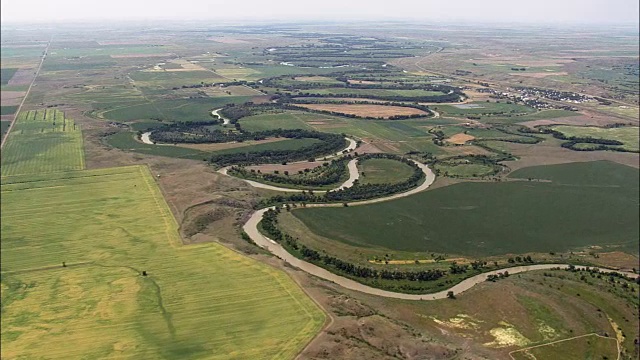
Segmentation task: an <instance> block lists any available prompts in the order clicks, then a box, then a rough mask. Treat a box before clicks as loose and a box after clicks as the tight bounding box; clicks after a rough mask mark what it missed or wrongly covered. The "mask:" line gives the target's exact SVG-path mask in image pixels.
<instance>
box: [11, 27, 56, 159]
mask: <svg viewBox="0 0 640 360" xmlns="http://www.w3.org/2000/svg"><path fill="white" fill-rule="evenodd" d="M51 41H53V36H51V38H50V39H49V42H48V43H47V47H46V48H45V49H44V53H43V54H42V59H40V64H39V65H38V70H36V74H35V75H34V76H33V80H31V83H30V84H29V88H28V89H27V92H26V93H25V94H24V97H23V98H22V101H21V102H20V105H19V106H18V109H17V110H16V113H15V114H14V115H13V121H11V125H9V128H8V129H7V132H6V133H5V134H4V137H3V138H2V142H0V149H2V148H3V147H4V144H5V143H6V142H7V139H8V138H9V134H10V133H11V130H12V129H13V126H14V125H15V124H16V120H17V119H18V114H20V110H22V105H24V102H25V101H26V100H27V97H28V96H29V93H30V92H31V88H32V87H33V84H35V82H36V79H37V78H38V74H40V69H42V64H44V59H46V57H47V54H48V53H49V47H50V46H51Z"/></svg>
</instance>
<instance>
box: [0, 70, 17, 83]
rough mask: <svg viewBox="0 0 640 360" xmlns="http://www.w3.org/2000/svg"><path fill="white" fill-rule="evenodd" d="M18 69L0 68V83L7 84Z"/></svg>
mask: <svg viewBox="0 0 640 360" xmlns="http://www.w3.org/2000/svg"><path fill="white" fill-rule="evenodd" d="M16 71H18V69H16V68H2V69H0V84H2V85H6V84H8V83H9V80H11V78H12V77H13V75H14V74H15V73H16Z"/></svg>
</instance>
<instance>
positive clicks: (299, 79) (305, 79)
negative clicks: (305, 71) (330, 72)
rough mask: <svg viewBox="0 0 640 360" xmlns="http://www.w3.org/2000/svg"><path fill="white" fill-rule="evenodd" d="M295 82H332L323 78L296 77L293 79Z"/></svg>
mask: <svg viewBox="0 0 640 360" xmlns="http://www.w3.org/2000/svg"><path fill="white" fill-rule="evenodd" d="M295 80H296V81H307V82H326V81H328V80H332V79H331V78H328V77H324V76H298V77H296V78H295Z"/></svg>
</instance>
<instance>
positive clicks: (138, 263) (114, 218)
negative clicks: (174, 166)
mask: <svg viewBox="0 0 640 360" xmlns="http://www.w3.org/2000/svg"><path fill="white" fill-rule="evenodd" d="M3 155H4V154H3ZM1 192H2V193H1V195H2V213H1V220H2V222H1V231H2V238H1V242H0V244H1V246H2V253H1V260H2V264H1V275H2V281H1V285H2V286H1V288H2V294H1V296H2V320H1V324H2V327H1V328H2V330H1V331H2V333H1V335H2V336H1V338H2V344H1V345H2V353H1V357H2V358H3V359H16V358H47V359H49V358H58V359H79V358H87V359H94V358H114V359H159V358H163V359H174V358H175V359H205V358H206V359H222V358H224V359H227V358H237V359H281V358H293V357H294V356H295V355H296V354H297V352H299V351H300V350H301V348H302V347H303V346H304V345H305V344H306V343H307V342H308V341H309V340H310V339H311V338H312V337H313V336H314V335H315V333H316V332H317V331H318V330H319V328H320V327H321V326H322V324H323V322H324V315H323V313H322V312H321V311H320V310H319V309H318V308H317V306H316V305H315V304H314V303H313V302H312V301H311V300H310V299H308V298H307V297H306V295H305V294H304V293H303V292H302V290H301V289H300V288H299V287H298V286H297V285H296V284H295V283H294V282H293V281H292V280H291V279H290V278H289V277H288V276H287V275H286V274H284V273H283V272H281V271H278V270H276V269H273V268H271V267H269V266H266V265H264V264H261V263H259V262H257V261H255V260H252V259H249V258H247V257H245V256H242V255H240V254H237V253H235V252H233V251H231V250H229V249H227V248H225V247H223V246H221V245H218V244H215V243H212V244H201V245H189V246H183V245H182V244H181V241H180V238H179V235H178V233H177V224H176V222H175V220H174V218H173V216H172V214H171V212H170V211H169V208H168V206H167V204H166V202H165V201H164V199H163V197H162V194H161V193H160V191H159V188H158V187H157V185H156V184H155V183H154V180H153V178H152V176H151V174H150V172H149V170H148V168H147V167H144V166H130V167H120V168H110V169H100V170H87V171H70V172H58V173H51V174H43V175H29V176H10V177H6V178H3V183H2V187H1ZM63 262H64V263H65V265H66V266H65V267H63V266H62V264H63ZM142 271H146V272H147V276H142V275H141V272H142Z"/></svg>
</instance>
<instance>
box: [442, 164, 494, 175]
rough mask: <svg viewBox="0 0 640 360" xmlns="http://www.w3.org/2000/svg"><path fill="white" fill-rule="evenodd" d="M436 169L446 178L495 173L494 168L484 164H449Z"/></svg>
mask: <svg viewBox="0 0 640 360" xmlns="http://www.w3.org/2000/svg"><path fill="white" fill-rule="evenodd" d="M435 169H436V170H438V171H440V174H442V175H444V176H452V177H479V176H485V175H489V174H492V173H493V170H494V169H493V167H492V166H489V165H483V164H447V163H439V164H436V165H435Z"/></svg>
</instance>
